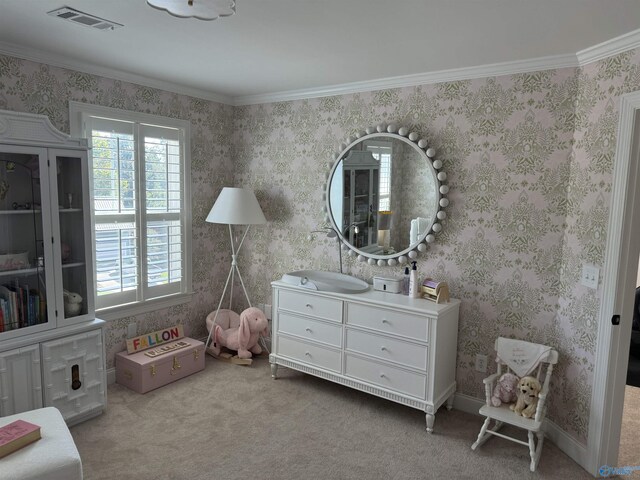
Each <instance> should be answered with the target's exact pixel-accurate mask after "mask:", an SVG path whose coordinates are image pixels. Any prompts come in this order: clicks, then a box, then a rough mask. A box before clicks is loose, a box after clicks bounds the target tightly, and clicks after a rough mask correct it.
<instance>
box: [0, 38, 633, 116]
mask: <svg viewBox="0 0 640 480" xmlns="http://www.w3.org/2000/svg"><path fill="white" fill-rule="evenodd" d="M638 47H640V29H638V30H634V31H633V32H629V33H627V34H624V35H621V36H619V37H616V38H612V39H611V40H607V41H606V42H603V43H600V44H598V45H594V46H593V47H589V48H586V49H584V50H580V51H579V52H577V53H576V54H564V55H554V56H549V57H539V58H533V59H528V60H517V61H513V62H502V63H493V64H489V65H478V66H474V67H464V68H454V69H449V70H440V71H437V72H427V73H418V74H413V75H404V76H397V77H387V78H381V79H376V80H369V81H364V82H352V83H344V84H339V85H332V86H328V87H320V88H307V89H300V90H288V91H282V92H276V93H267V94H257V95H244V96H237V97H229V96H226V95H221V94H218V93H215V92H211V91H208V90H201V89H195V88H190V87H186V86H183V85H178V84H175V83H172V82H166V81H162V80H156V79H152V78H149V77H145V76H142V75H137V74H133V73H130V72H125V71H122V70H115V69H112V68H106V67H101V66H98V65H93V64H87V63H84V62H79V61H77V60H71V59H68V58H65V57H64V56H62V55H54V54H44V53H42V52H41V51H39V50H37V49H31V48H27V47H22V46H19V45H14V44H10V43H6V42H0V54H5V55H10V56H13V57H19V58H23V59H25V60H31V61H34V62H39V63H45V64H48V65H53V66H56V67H62V68H67V69H71V70H78V71H80V72H85V73H90V74H92V75H99V76H102V77H106V78H112V79H115V80H121V81H125V82H130V83H136V84H139V85H145V86H148V87H153V88H158V89H161V90H166V91H169V92H174V93H178V94H182V95H188V96H191V97H196V98H201V99H204V100H210V101H213V102H218V103H222V104H226V105H233V106H241V105H257V104H261V103H273V102H287V101H292V100H306V99H310V98H319V97H328V96H333V95H347V94H352V93H359V92H373V91H377V90H386V89H391V88H402V87H414V86H417V85H429V84H433V83H440V82H453V81H458V80H471V79H475V78H484V77H493V76H500V75H514V74H518V73H526V72H535V71H542V70H551V69H556V68H571V67H582V66H584V65H588V64H590V63H593V62H596V61H598V60H602V59H604V58H607V57H610V56H612V55H617V54H619V53H622V52H625V51H627V50H632V49H634V48H638Z"/></svg>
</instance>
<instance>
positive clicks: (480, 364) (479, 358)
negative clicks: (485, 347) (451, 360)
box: [476, 353, 487, 373]
mask: <svg viewBox="0 0 640 480" xmlns="http://www.w3.org/2000/svg"><path fill="white" fill-rule="evenodd" d="M476 372H482V373H487V356H486V355H482V354H480V353H478V354H476Z"/></svg>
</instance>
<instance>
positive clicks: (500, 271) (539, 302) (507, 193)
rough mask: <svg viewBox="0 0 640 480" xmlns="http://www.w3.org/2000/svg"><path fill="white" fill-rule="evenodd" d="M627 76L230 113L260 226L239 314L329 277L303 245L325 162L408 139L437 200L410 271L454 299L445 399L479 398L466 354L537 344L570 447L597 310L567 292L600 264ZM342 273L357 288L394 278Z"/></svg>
mask: <svg viewBox="0 0 640 480" xmlns="http://www.w3.org/2000/svg"><path fill="white" fill-rule="evenodd" d="M639 64H640V52H638V51H633V52H627V53H624V54H621V55H618V56H616V57H612V58H610V59H607V60H604V61H601V62H598V63H595V64H592V65H589V66H587V67H585V68H582V69H574V68H566V69H559V70H555V71H553V70H552V71H540V72H531V73H527V74H519V75H513V76H502V77H497V78H496V77H490V78H484V79H477V80H467V81H458V82H448V83H440V84H435V85H423V86H417V87H407V88H401V89H393V90H383V91H376V92H368V93H358V94H353V95H344V96H334V97H326V98H319V99H310V100H301V101H293V102H282V103H273V104H267V105H254V106H246V107H240V108H237V109H236V110H235V130H236V132H237V133H236V137H235V138H234V148H235V149H236V153H235V156H234V158H235V161H236V169H237V174H236V183H238V184H244V185H249V186H252V187H253V188H255V189H256V190H257V195H258V197H259V200H260V201H261V204H262V206H263V208H264V210H265V215H266V216H267V219H268V220H269V223H268V224H267V225H266V226H262V227H258V228H256V229H255V230H254V232H253V234H252V236H251V238H250V239H249V242H248V243H247V250H246V251H245V254H244V255H243V256H242V258H241V259H240V262H241V263H242V266H241V268H242V269H243V271H246V272H249V274H248V275H247V277H248V283H249V285H248V288H249V290H250V291H251V292H253V297H254V300H255V301H260V302H267V303H270V295H271V292H270V288H269V281H270V280H272V279H277V278H279V277H280V276H281V275H282V274H283V273H285V272H287V271H290V270H295V269H304V268H319V269H337V266H338V259H337V251H336V247H335V244H334V241H333V240H331V239H324V238H322V237H317V236H316V237H315V238H314V239H312V240H311V241H309V240H308V238H307V237H308V232H309V231H310V230H313V229H315V228H317V227H318V226H320V225H322V224H323V218H324V215H323V213H322V212H321V209H320V208H321V206H322V202H323V200H322V184H323V183H324V181H325V174H326V172H327V171H328V165H329V164H330V162H331V160H332V158H333V157H332V155H333V154H334V153H335V151H336V150H337V148H338V146H339V144H340V143H341V142H342V141H344V140H345V139H346V138H347V137H348V136H349V135H351V134H354V133H356V132H357V131H359V130H363V129H364V128H366V127H367V126H371V125H376V124H378V123H382V122H386V123H391V122H394V123H396V124H398V125H400V126H403V125H405V126H408V127H410V128H411V130H415V131H417V132H419V133H420V134H421V135H422V136H424V137H426V138H427V139H429V141H430V144H431V145H432V146H434V147H435V148H436V149H437V152H438V153H437V157H438V158H440V159H442V160H443V161H444V167H443V169H444V170H445V171H446V172H447V174H448V183H449V186H450V187H451V191H450V193H449V195H448V198H449V199H450V200H451V205H450V206H449V207H448V208H447V213H448V218H447V220H446V221H445V222H443V224H444V229H443V231H442V232H441V233H440V234H439V235H438V237H437V243H435V244H434V245H433V246H432V248H430V249H429V250H428V251H427V252H426V253H424V254H420V256H419V259H418V260H419V261H418V265H419V270H420V275H421V276H423V277H424V276H430V277H433V278H436V279H438V280H446V281H447V282H448V283H449V285H450V289H451V291H452V295H453V296H455V297H457V298H460V299H461V300H462V305H461V312H460V330H459V339H458V364H457V381H458V391H459V392H460V393H463V394H466V395H470V396H473V397H476V398H483V397H484V391H483V384H482V378H483V377H484V374H481V373H477V372H475V370H474V362H475V355H476V354H477V353H483V354H491V353H492V351H493V342H494V340H495V338H496V337H497V336H499V335H506V336H513V337H516V338H521V339H526V340H531V341H535V342H540V343H545V344H548V345H552V346H554V347H555V348H557V349H558V350H559V352H560V364H559V366H558V368H557V370H556V374H555V378H554V382H553V385H552V387H553V388H554V390H555V391H557V392H558V393H557V394H552V395H551V397H550V398H551V404H550V409H549V410H550V412H549V416H550V418H551V419H552V420H553V421H554V422H555V423H557V424H558V425H559V426H560V427H561V428H563V429H564V430H565V431H567V432H568V433H569V434H571V435H572V436H574V437H575V438H576V439H577V440H578V441H580V442H582V443H584V444H586V439H587V433H588V421H589V407H590V398H591V388H592V381H593V370H594V354H595V345H596V333H597V328H596V319H597V316H598V309H599V304H600V301H599V297H598V292H595V291H594V290H590V289H587V288H586V287H583V286H582V285H580V284H579V278H580V272H581V269H582V264H583V263H593V264H595V265H599V266H602V263H603V260H604V247H605V242H606V231H607V222H608V206H609V201H610V195H611V174H612V170H613V156H614V152H615V135H616V128H617V122H618V97H619V96H620V95H621V94H622V93H625V92H629V91H633V90H637V89H640V67H639ZM405 194H406V195H407V196H408V197H410V198H417V197H418V196H419V195H420V191H419V190H416V189H415V188H411V189H407V191H406V192H405ZM344 260H345V265H346V271H347V272H348V273H352V274H354V275H355V276H358V277H361V278H364V279H370V278H371V277H373V276H374V275H376V274H385V275H389V274H395V275H398V276H400V275H401V274H402V270H403V269H402V268H401V267H395V268H389V267H385V268H380V267H371V266H369V265H366V264H362V263H358V262H357V261H355V260H354V259H352V258H350V257H346V256H345V258H344Z"/></svg>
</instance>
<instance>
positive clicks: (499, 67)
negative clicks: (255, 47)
mask: <svg viewBox="0 0 640 480" xmlns="http://www.w3.org/2000/svg"><path fill="white" fill-rule="evenodd" d="M577 66H578V60H577V58H576V56H575V55H574V54H566V55H554V56H550V57H540V58H532V59H529V60H517V61H513V62H503V63H493V64H489V65H478V66H475V67H464V68H454V69H450V70H440V71H437V72H427V73H418V74H413V75H403V76H398V77H388V78H381V79H377V80H369V81H365V82H352V83H344V84H340V85H333V86H329V87H321V88H307V89H302V90H290V91H285V92H278V93H267V94H261V95H246V96H240V97H235V98H234V105H236V106H239V105H256V104H260V103H273V102H286V101H290V100H305V99H309V98H318V97H328V96H333V95H347V94H351V93H358V92H373V91H376V90H386V89H390V88H402V87H414V86H417V85H428V84H432V83H441V82H454V81H457V80H470V79H474V78H483V77H493V76H500V75H514V74H517V73H525V72H536V71H541V70H551V69H555V68H566V67H577Z"/></svg>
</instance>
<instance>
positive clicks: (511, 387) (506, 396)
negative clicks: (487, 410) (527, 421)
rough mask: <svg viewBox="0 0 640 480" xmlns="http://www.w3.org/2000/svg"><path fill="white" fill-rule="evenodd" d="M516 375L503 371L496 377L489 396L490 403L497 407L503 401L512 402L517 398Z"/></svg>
mask: <svg viewBox="0 0 640 480" xmlns="http://www.w3.org/2000/svg"><path fill="white" fill-rule="evenodd" d="M517 386H518V377H517V376H516V375H514V374H513V373H505V374H503V375H502V376H500V378H499V379H498V383H496V386H495V388H494V389H493V395H492V396H491V405H493V406H494V407H499V406H500V405H502V404H503V403H513V402H515V401H516V400H517V397H518V395H517Z"/></svg>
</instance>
